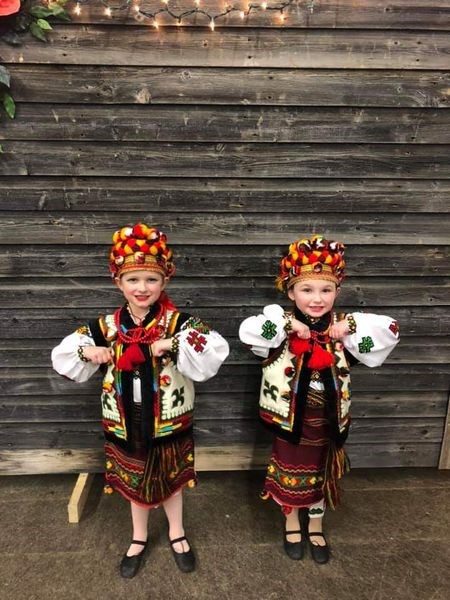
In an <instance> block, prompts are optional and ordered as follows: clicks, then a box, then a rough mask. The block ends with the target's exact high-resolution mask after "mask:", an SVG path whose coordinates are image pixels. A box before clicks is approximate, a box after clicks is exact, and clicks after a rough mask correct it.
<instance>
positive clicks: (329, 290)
mask: <svg viewBox="0 0 450 600" xmlns="http://www.w3.org/2000/svg"><path fill="white" fill-rule="evenodd" d="M338 293H339V288H338V287H337V286H336V284H335V283H334V282H332V281H327V280H326V279H319V278H315V279H304V280H303V281H298V282H297V283H296V284H295V285H294V286H293V287H291V288H290V289H289V290H288V296H289V298H290V299H291V300H292V301H293V302H295V305H296V307H297V308H298V309H299V310H300V311H301V312H302V313H303V314H304V315H308V316H309V317H313V318H317V317H321V316H322V315H324V314H326V313H327V312H329V311H330V310H331V309H332V308H333V304H334V301H335V300H336V296H337V295H338Z"/></svg>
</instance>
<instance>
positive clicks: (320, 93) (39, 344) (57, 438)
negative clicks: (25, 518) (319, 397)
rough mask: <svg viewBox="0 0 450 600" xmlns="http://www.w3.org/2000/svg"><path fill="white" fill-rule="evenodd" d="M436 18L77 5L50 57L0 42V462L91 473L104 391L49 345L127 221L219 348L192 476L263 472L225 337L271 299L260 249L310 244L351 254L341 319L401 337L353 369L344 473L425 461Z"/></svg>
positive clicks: (250, 391)
mask: <svg viewBox="0 0 450 600" xmlns="http://www.w3.org/2000/svg"><path fill="white" fill-rule="evenodd" d="M152 1H153V0H152ZM182 1H184V0H182ZM206 1H207V2H211V4H212V5H214V4H215V1H216V0H206ZM154 2H155V3H156V0H154ZM449 4H450V3H448V2H447V0H446V2H439V3H437V2H435V1H434V0H430V1H429V2H425V0H423V1H420V0H392V2H390V3H389V4H388V5H386V3H383V2H381V1H379V0H360V2H358V10H355V7H354V3H353V2H352V0H340V1H339V2H337V0H323V1H321V2H320V3H319V4H317V3H316V4H315V5H314V6H312V8H313V10H312V12H311V10H309V11H305V6H303V5H300V6H299V7H298V9H297V8H296V9H295V10H294V11H292V12H290V15H289V17H288V27H286V28H285V29H280V28H273V27H271V26H270V25H271V24H270V23H267V22H265V20H267V18H268V17H267V14H262V13H261V14H258V15H254V17H252V19H251V20H250V19H249V20H248V22H245V21H244V23H239V28H230V27H228V28H227V27H218V30H217V31H216V32H214V33H213V32H210V31H209V30H208V29H207V28H205V27H203V26H202V27H198V25H199V23H198V22H197V23H196V22H193V23H192V25H193V26H191V27H186V28H181V29H180V28H178V30H177V29H176V28H161V30H160V31H159V32H155V31H153V30H151V29H149V28H148V27H143V26H142V25H141V24H136V23H134V22H132V21H128V22H127V23H126V24H125V23H122V24H121V25H120V26H116V25H115V24H114V21H110V22H107V21H105V20H104V18H103V17H100V15H99V12H98V11H99V7H100V4H99V3H96V2H92V3H89V8H90V9H91V14H90V15H89V13H88V12H87V11H86V12H85V13H84V16H83V17H82V19H81V20H82V21H83V24H80V23H72V24H68V25H66V26H61V27H58V28H56V29H55V31H54V32H53V33H52V36H51V42H50V44H49V45H44V44H41V43H40V42H37V41H35V40H33V39H30V40H29V41H27V43H26V45H25V46H24V47H23V48H22V49H20V48H19V49H15V48H9V47H8V48H6V47H3V46H2V49H1V54H2V60H5V61H6V62H8V63H9V67H10V71H11V74H12V82H13V88H12V89H13V94H14V97H15V99H16V101H17V104H18V110H17V120H16V121H15V122H7V123H4V127H3V128H2V131H1V132H0V137H1V138H2V146H3V148H4V149H5V153H4V154H3V155H2V156H1V158H0V173H1V174H2V176H0V211H2V214H1V215H0V217H1V218H0V228H1V229H0V276H1V277H2V284H3V285H2V287H1V290H2V291H0V302H2V309H1V310H0V319H2V324H3V325H4V326H3V328H2V332H1V336H2V339H1V342H2V343H1V344H0V360H2V359H3V362H2V363H1V364H2V367H1V368H0V382H1V383H2V384H3V385H1V386H0V390H1V397H0V427H2V428H3V430H2V431H4V432H5V435H4V436H3V442H0V448H2V450H0V460H3V461H4V462H3V464H2V466H1V469H2V472H11V469H16V470H17V472H26V471H27V469H28V468H30V469H33V468H36V466H35V464H34V457H35V456H41V458H42V460H43V461H44V462H45V465H47V467H45V466H38V467H37V468H38V470H39V469H45V468H47V469H50V470H58V469H59V468H60V466H59V465H60V464H64V468H65V469H66V470H72V469H73V468H74V465H77V467H78V469H80V468H82V469H83V470H86V467H88V470H89V468H92V466H93V465H94V464H95V465H96V468H100V469H101V468H102V461H101V460H100V461H99V459H98V457H99V456H100V447H101V444H102V437H101V432H100V427H99V423H98V421H99V415H98V411H99V402H98V393H99V377H96V378H95V379H94V380H92V381H91V382H90V383H88V384H87V385H84V386H76V385H74V384H70V383H69V382H66V381H65V380H64V379H62V378H60V377H58V376H57V375H55V374H54V373H53V372H52V371H51V370H50V356H49V352H50V349H51V347H52V346H53V345H54V344H55V343H57V341H58V340H59V339H60V338H61V337H62V336H63V335H66V334H67V333H69V332H70V331H72V330H73V329H75V328H76V327H77V326H78V325H79V324H80V323H83V322H86V321H87V320H88V319H89V318H93V317H95V316H97V315H98V313H99V312H103V311H105V310H112V309H114V308H115V307H116V306H117V304H119V303H121V301H122V299H121V297H120V295H119V294H118V293H115V292H114V287H112V286H111V283H110V281H109V278H108V275H107V265H106V253H107V249H108V246H109V243H110V236H111V232H112V231H113V230H114V229H116V228H117V227H119V226H121V225H123V224H125V223H127V222H135V221H137V220H144V221H148V222H150V223H151V224H152V225H155V226H158V227H160V228H161V229H163V230H165V231H166V232H167V233H168V235H169V239H170V242H171V244H172V245H173V246H174V249H175V253H176V259H177V268H178V271H177V278H176V279H175V280H174V282H173V284H172V285H171V295H172V296H173V299H174V300H175V302H176V303H177V304H178V305H179V306H180V308H182V309H187V310H188V311H190V312H194V313H198V314H200V315H201V316H202V317H203V318H204V319H205V320H207V321H209V322H210V323H211V324H212V325H214V326H216V327H217V328H218V329H219V330H220V331H221V332H222V333H223V334H224V335H225V336H227V337H228V338H229V339H230V342H231V348H232V351H231V355H230V358H229V359H228V361H227V364H226V365H225V366H224V367H223V369H222V370H221V372H220V373H219V375H218V376H217V377H216V378H215V379H213V380H212V381H211V382H208V383H206V384H204V385H200V386H197V387H198V411H197V414H198V420H197V430H198V440H199V454H200V468H203V466H205V465H206V466H208V465H209V468H220V466H222V468H232V467H233V465H234V468H236V466H237V467H241V468H242V467H247V468H248V467H250V466H254V465H255V463H258V461H259V466H262V465H263V464H264V463H265V461H266V460H267V456H268V451H269V450H268V447H267V445H266V444H267V442H268V440H269V436H268V435H267V434H266V433H265V432H264V431H262V429H261V428H260V427H259V426H257V424H256V399H257V392H258V388H259V379H260V370H259V369H260V366H259V363H258V361H257V360H255V359H254V358H253V357H252V356H251V354H250V353H249V351H248V350H247V349H246V348H244V347H243V346H242V345H240V343H239V342H238V340H237V337H236V336H237V331H238V326H239V323H240V321H241V320H242V319H243V318H245V317H246V316H248V315H249V314H251V313H254V312H256V311H259V310H260V309H261V306H262V305H264V304H267V303H268V302H279V301H280V299H281V296H280V295H279V294H277V293H276V291H275V290H274V287H273V284H274V281H273V279H274V276H275V274H276V271H277V263H278V258H277V257H279V256H280V254H281V253H282V251H283V250H284V248H285V245H286V244H287V243H288V242H290V241H292V240H293V239H295V238H297V237H298V236H301V235H307V234H309V233H311V232H320V233H324V234H325V235H327V236H329V237H332V238H337V239H342V240H343V241H344V242H345V243H346V245H347V247H348V251H347V258H348V263H349V266H348V279H347V280H346V282H345V285H344V288H343V293H342V295H341V297H340V304H339V305H340V306H341V307H342V308H343V309H350V310H352V309H355V308H358V309H366V307H367V309H368V310H372V309H373V310H376V311H377V312H379V313H384V314H390V315H391V316H392V317H394V318H397V319H398V320H399V322H400V326H401V330H402V335H403V337H402V342H401V344H400V345H399V347H398V348H397V349H396V350H395V352H394V353H393V354H392V355H391V356H390V357H389V360H388V361H387V363H386V364H385V365H384V366H383V367H382V368H380V369H375V370H368V369H363V368H359V367H358V368H356V369H355V370H354V375H353V387H354V411H353V415H354V420H355V424H354V428H353V432H352V436H351V437H350V443H349V451H350V455H351V457H352V459H353V464H356V466H362V465H365V466H369V465H371V466H383V465H390V466H394V465H396V466H406V465H416V466H419V465H423V466H436V465H437V464H438V460H439V448H440V443H441V439H442V436H443V431H444V423H445V415H446V402H447V397H446V395H447V392H448V381H449V374H450V373H449V371H450V360H449V358H450V344H449V342H448V329H449V327H450V313H449V311H448V304H449V299H450V294H449V292H448V283H447V277H448V274H449V273H450V260H449V252H450V245H449V239H450V236H449V231H450V227H449V221H448V214H449V208H450V182H449V181H448V178H449V161H448V145H446V144H448V135H449V134H448V130H449V128H448V121H449V118H448V110H445V107H446V106H448V97H449V93H448V90H449V83H450V80H449V73H448V72H445V71H444V69H447V70H448V64H449V62H448V48H449V46H450V37H449V35H448V33H447V31H446V30H447V29H448V28H449V21H448V13H449V10H448V9H449V8H450V6H449ZM158 5H159V3H158ZM86 8H87V7H86ZM309 8H311V7H309ZM255 17H256V18H255ZM194 21H195V20H194ZM269 21H270V19H269ZM228 23H229V24H230V23H232V20H229V21H228ZM267 25H269V27H267ZM27 63H28V64H27ZM243 82H245V84H243ZM87 266H88V267H89V268H88V269H87V268H86V267H87ZM283 302H284V299H283ZM31 336H33V339H31ZM213 400H214V402H213ZM216 400H217V402H215V401H216ZM217 405H218V408H217ZM213 407H214V408H213ZM21 440H25V441H24V442H22V441H21ZM21 443H23V444H25V445H28V447H29V448H30V450H29V453H27V450H26V449H24V448H21V447H20V444H21ZM2 444H3V445H2ZM12 448H13V449H12ZM80 448H81V449H80ZM83 448H85V450H83ZM96 448H98V449H99V450H98V452H96V450H95V449H96ZM204 448H207V449H208V457H209V458H208V459H206V458H203V459H202V449H204ZM261 448H264V449H265V455H264V456H263V455H262V453H261V452H260V450H261ZM52 449H53V450H52ZM14 453H17V454H16V456H20V457H21V461H25V462H26V461H30V462H29V463H28V464H29V465H31V467H27V466H26V465H24V464H23V462H20V461H19V462H18V461H16V460H15V459H14ZM31 453H32V454H33V457H31V456H30V454H31ZM205 456H206V455H203V457H205ZM257 456H258V458H256V457H257ZM55 460H56V461H58V460H59V461H61V462H60V463H55ZM202 460H203V461H204V462H203V463H202V462H201V461H202ZM83 461H84V462H83ZM197 466H199V462H198V461H197ZM44 472H45V470H44Z"/></svg>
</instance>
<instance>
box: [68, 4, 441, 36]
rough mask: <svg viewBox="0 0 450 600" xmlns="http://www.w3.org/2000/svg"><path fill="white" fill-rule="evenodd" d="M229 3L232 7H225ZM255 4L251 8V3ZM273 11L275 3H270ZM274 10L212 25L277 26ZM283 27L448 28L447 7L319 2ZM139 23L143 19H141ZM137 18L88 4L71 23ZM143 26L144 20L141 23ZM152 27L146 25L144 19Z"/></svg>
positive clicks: (151, 7)
mask: <svg viewBox="0 0 450 600" xmlns="http://www.w3.org/2000/svg"><path fill="white" fill-rule="evenodd" d="M230 4H232V3H230ZM255 4H256V3H255ZM269 5H270V6H276V5H277V3H276V2H271V3H269ZM170 7H171V10H172V11H173V12H174V13H175V14H180V13H181V12H183V11H185V10H190V9H192V2H188V1H187V0H186V1H183V0H172V1H171V3H170ZM160 8H161V1H160V0H151V1H150V2H147V1H146V2H145V10H146V11H148V12H152V13H153V12H155V11H157V10H158V9H160ZM202 8H206V9H208V10H209V11H212V14H219V13H220V12H221V11H222V6H220V5H219V6H218V5H217V2H216V1H215V0H212V1H211V0H202ZM278 15H279V12H278V11H264V10H261V9H260V10H253V11H252V12H251V15H250V16H247V17H245V18H244V19H242V18H241V16H240V14H239V12H233V13H230V14H229V15H227V17H225V18H223V19H219V20H218V21H217V22H216V27H218V28H219V27H222V26H227V27H230V26H232V27H249V26H250V27H270V26H278V19H277V17H278ZM284 15H285V25H286V27H289V28H293V27H307V28H316V27H317V28H330V29H333V28H343V29H352V28H357V29H391V28H399V29H405V28H409V29H443V30H448V29H450V4H449V3H448V2H447V0H408V3H407V5H405V2H404V0H390V1H389V3H386V2H385V1H382V0H358V2H357V4H355V0H320V2H310V3H309V4H308V3H305V2H298V3H294V4H292V5H291V6H290V7H288V8H287V9H286V10H285V11H284ZM142 18H143V17H142ZM142 18H139V19H136V13H135V11H134V10H133V8H132V7H130V8H129V9H128V10H124V11H115V12H114V13H113V19H111V17H107V16H105V13H104V8H103V7H102V6H100V5H98V4H95V3H94V4H92V3H88V4H87V5H86V6H83V10H82V11H81V14H80V15H74V17H73V19H74V22H75V23H77V24H78V23H81V24H90V23H103V24H106V25H107V24H115V23H126V24H127V25H129V26H133V25H139V24H142ZM158 21H159V22H160V23H161V25H164V24H172V25H173V24H174V21H173V19H172V18H171V17H169V16H168V15H165V14H161V15H159V17H158ZM144 22H146V21H144ZM149 23H151V20H149ZM203 24H205V25H207V24H208V20H207V18H206V17H205V16H202V15H197V16H194V17H192V18H190V19H185V20H184V21H183V25H184V26H185V27H195V26H201V25H203Z"/></svg>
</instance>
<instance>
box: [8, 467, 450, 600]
mask: <svg viewBox="0 0 450 600" xmlns="http://www.w3.org/2000/svg"><path fill="white" fill-rule="evenodd" d="M263 476H264V475H263V472H262V471H259V472H257V471H252V472H250V471H241V472H217V473H200V485H199V486H198V487H197V488H196V489H193V490H188V491H187V492H186V494H185V526H186V533H187V534H188V536H189V539H190V541H191V543H192V546H193V547H194V548H195V551H196V553H197V557H198V569H197V571H196V572H195V573H192V574H182V573H180V572H179V571H175V570H174V563H173V558H172V556H171V552H170V549H169V545H168V542H167V527H166V522H165V518H164V515H163V513H162V511H160V510H155V511H153V512H152V513H151V515H150V527H149V531H150V540H151V544H150V551H149V553H148V555H147V558H146V562H145V564H144V566H143V568H142V570H141V572H140V573H139V574H138V576H137V577H136V579H134V580H131V581H128V580H122V579H121V578H120V577H119V574H118V563H119V561H120V558H121V555H122V554H123V553H124V551H125V550H126V548H127V544H128V542H129V540H130V519H129V508H128V506H127V503H126V502H125V501H123V500H122V498H121V497H120V496H119V495H118V494H113V495H112V496H107V495H104V494H103V493H102V484H103V482H102V478H101V477H100V476H96V478H95V481H94V484H93V486H92V488H91V491H90V494H89V497H88V502H87V505H86V510H85V512H84V515H83V519H82V520H81V522H80V523H79V524H78V525H69V524H68V522H67V503H68V499H69V496H70V493H71V491H72V488H73V486H74V483H75V481H76V476H75V475H47V476H42V475H41V476H21V477H16V476H11V477H3V478H2V480H1V489H2V493H1V496H0V530H1V531H2V535H1V536H0V581H1V582H2V584H1V585H2V592H1V593H2V596H1V597H2V600H19V599H20V600H22V599H26V600H60V599H61V600H62V599H64V600H78V599H79V600H81V599H83V600H110V599H111V598H116V599H119V600H122V599H123V600H125V599H127V600H149V599H151V600H190V599H192V600H288V599H291V598H292V599H294V598H301V599H302V600H331V599H332V600H394V599H395V600H412V599H413V598H420V599H421V600H444V598H447V597H448V596H447V593H446V590H447V592H448V589H449V584H450V580H449V571H448V558H449V556H450V543H449V539H450V517H449V513H448V511H446V510H444V507H446V506H448V505H449V500H450V476H449V473H448V472H444V471H437V470H434V469H372V470H353V471H352V472H351V473H350V474H349V475H348V476H347V477H346V478H345V479H344V500H343V504H342V506H341V507H340V508H339V509H338V510H337V511H336V512H334V513H331V512H330V513H328V514H327V515H326V533H327V536H328V539H329V542H330V544H331V546H332V552H333V556H332V560H331V561H330V562H329V563H328V564H327V565H322V566H318V565H316V564H315V563H313V562H312V560H311V558H310V556H309V555H308V556H307V557H305V559H304V560H303V561H301V562H294V561H291V560H290V559H289V558H288V557H287V556H286V555H285V554H284V552H283V548H282V528H283V523H282V516H281V512H280V510H279V509H278V507H277V506H276V505H275V504H274V503H271V502H264V501H262V500H260V499H259V498H258V491H259V489H260V486H261V483H262V479H263Z"/></svg>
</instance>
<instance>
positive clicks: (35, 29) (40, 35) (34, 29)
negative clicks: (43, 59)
mask: <svg viewBox="0 0 450 600" xmlns="http://www.w3.org/2000/svg"><path fill="white" fill-rule="evenodd" d="M30 33H31V35H34V37H35V38H37V39H38V40H41V41H42V42H46V41H47V36H46V35H45V33H44V32H43V31H42V29H41V28H40V27H39V25H38V24H37V23H31V25H30Z"/></svg>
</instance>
